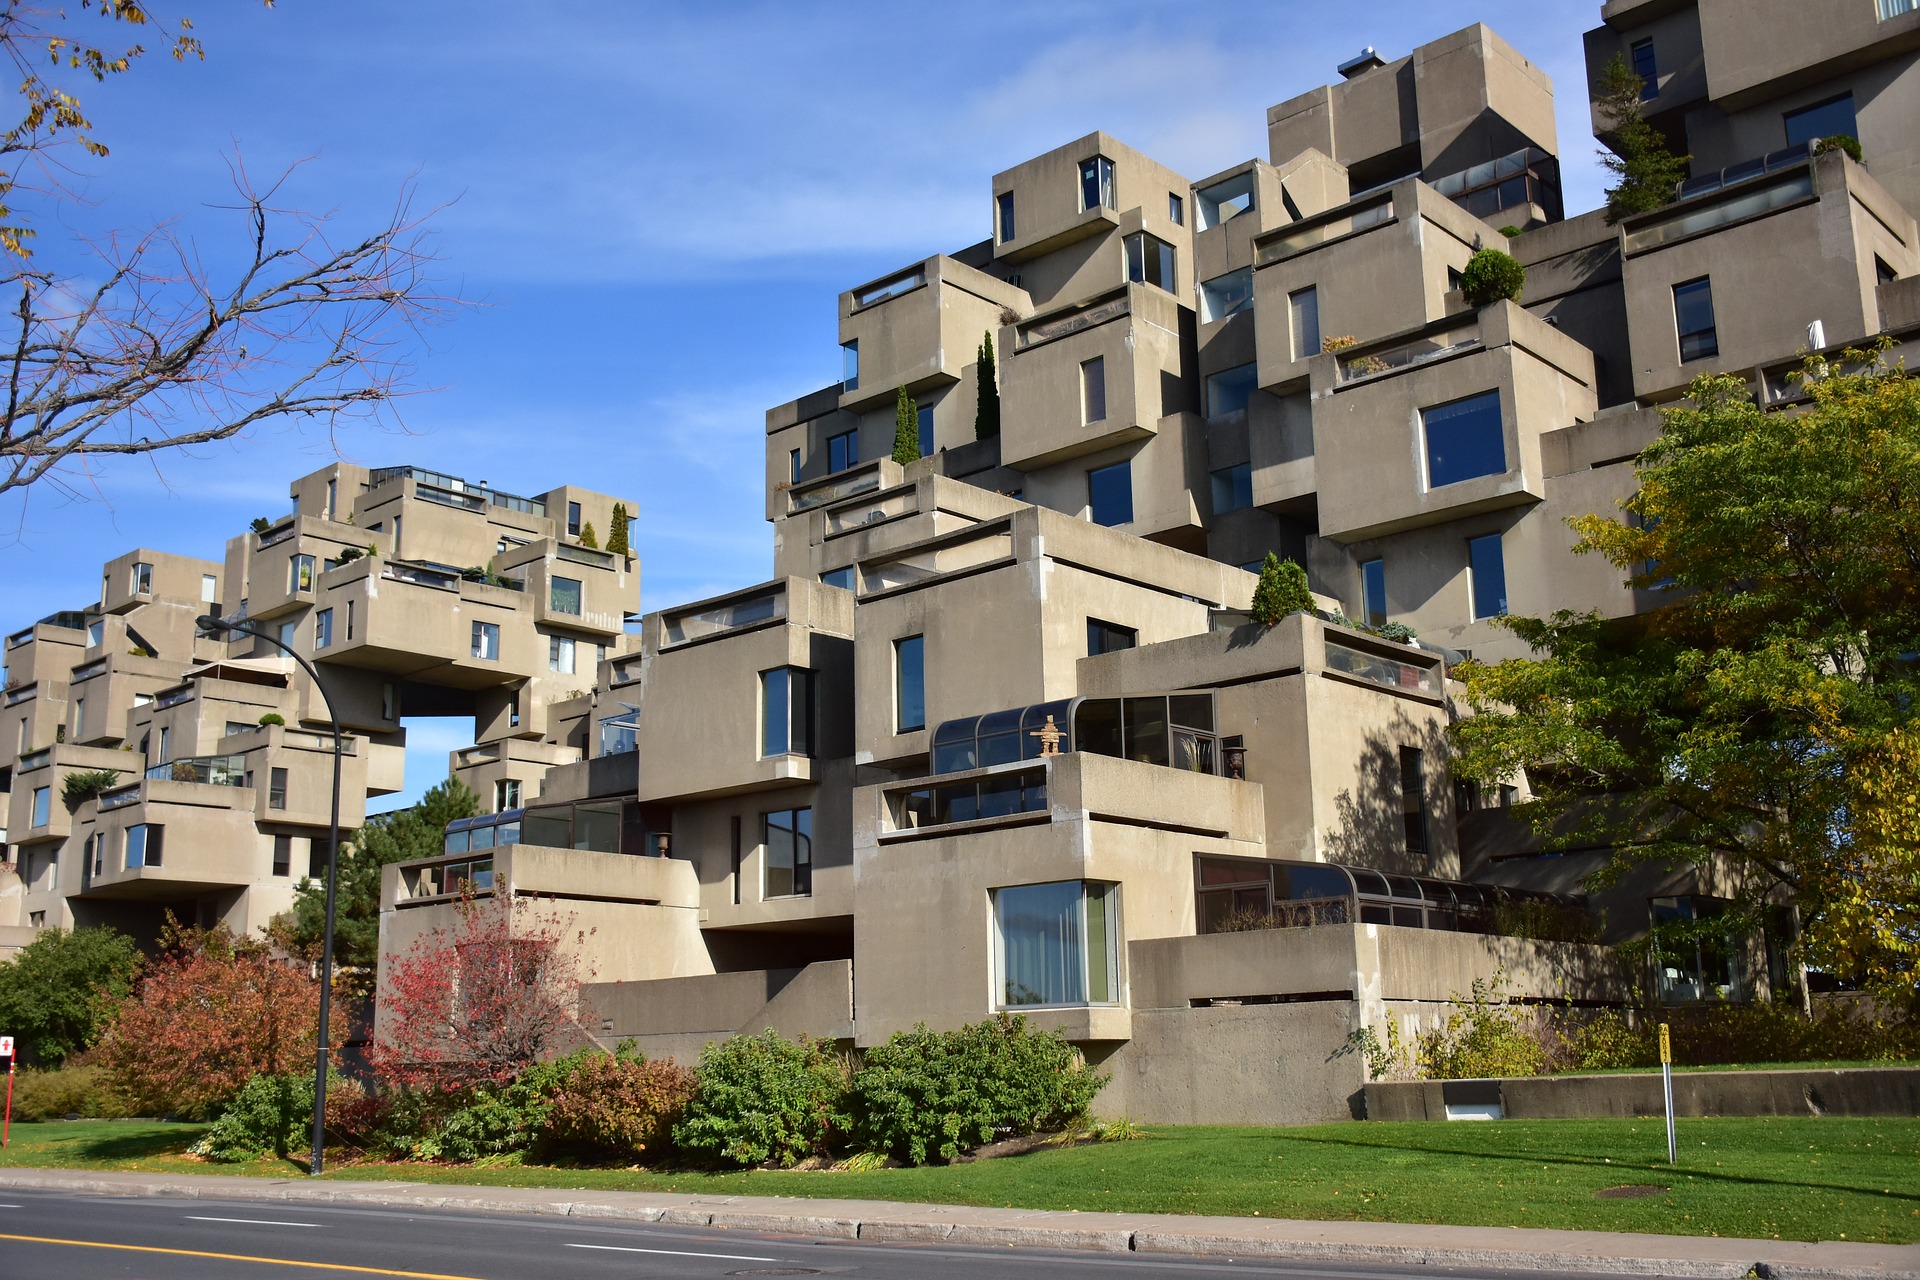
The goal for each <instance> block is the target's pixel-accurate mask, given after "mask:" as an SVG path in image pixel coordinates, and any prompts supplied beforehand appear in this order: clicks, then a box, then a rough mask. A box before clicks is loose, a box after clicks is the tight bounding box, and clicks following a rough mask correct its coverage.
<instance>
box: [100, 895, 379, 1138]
mask: <svg viewBox="0 0 1920 1280" xmlns="http://www.w3.org/2000/svg"><path fill="white" fill-rule="evenodd" d="M161 948H162V951H161V955H160V957H159V959H157V960H155V961H153V962H152V963H150V964H149V965H148V966H147V969H146V973H145V974H144V976H143V977H142V978H141V979H140V982H139V984H138V986H136V987H135V988H134V991H133V994H132V995H130V996H128V997H127V998H126V999H125V1000H124V1001H122V1002H121V1003H120V1006H119V1008H118V1009H117V1010H116V1011H115V1012H114V1014H113V1020H112V1023H111V1025H110V1026H109V1027H108V1030H107V1033H106V1036H105V1038H104V1039H103V1040H102V1041H101V1042H100V1045H99V1048H98V1049H97V1050H96V1051H95V1054H96V1061H97V1062H98V1063H99V1064H100V1066H102V1067H103V1068H104V1069H105V1071H106V1074H107V1078H108V1080H109V1081H110V1082H111V1083H112V1085H113V1087H114V1088H115V1089H116V1090H117V1091H118V1092H119V1093H121V1094H122V1095H123V1096H124V1097H125V1098H126V1100H127V1102H128V1104H129V1105H130V1106H131V1107H132V1108H133V1109H134V1110H135V1111H137V1112H140V1113H143V1114H149V1115H182V1116H189V1117H207V1116H211V1115H213V1114H214V1113H215V1112H217V1111H219V1110H220V1108H221V1107H223V1106H224V1105H225V1104H226V1103H227V1102H229V1101H230V1100H232V1098H233V1097H234V1096H235V1095H237V1094H238V1093H239V1092H240V1089H241V1087H242V1086H243V1085H245V1084H246V1082H247V1081H248V1080H249V1079H250V1078H251V1077H253V1076H255V1075H261V1074H266V1075H279V1074H282V1073H286V1072H293V1071H310V1070H312V1068H313V1054H314V1033H315V1032H316V1030H317V1029H318V1025H319V1018H320V984H319V983H318V982H317V981H315V980H314V979H313V978H312V977H311V976H310V975H309V972H308V970H307V969H306V967H305V966H298V967H296V966H293V965H289V964H287V963H285V962H283V961H281V960H278V959H275V958H274V957H273V956H272V954H271V953H270V952H269V950H268V948H267V945H266V944H265V943H262V942H254V941H250V940H248V939H246V938H237V937H235V936H234V935H233V934H232V933H231V932H229V931H228V930H227V929H226V928H225V926H221V927H218V928H214V929H183V928H181V927H179V926H178V925H176V924H174V923H173V922H172V921H171V920H169V921H168V924H167V927H166V928H165V930H164V931H163V932H162V935H161ZM334 1013H335V1019H334V1027H333V1034H332V1039H333V1041H334V1043H336V1044H337V1043H339V1042H340V1041H341V1040H343V1039H345V1037H346V1031H347V1026H346V1017H345V1014H344V1012H343V1011H342V1010H341V1009H340V1008H339V1006H337V1005H336V1006H335V1009H334Z"/></svg>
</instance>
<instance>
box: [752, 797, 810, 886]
mask: <svg viewBox="0 0 1920 1280" xmlns="http://www.w3.org/2000/svg"><path fill="white" fill-rule="evenodd" d="M765 849H766V854H765V861H764V864H763V866H762V868H761V882H760V896H761V897H763V898H804V897H806V896H808V895H809V894H811V893H812V892H813V810H812V809H782V810H779V811H778V812H775V813H770V814H768V815H767V826H766V843H765Z"/></svg>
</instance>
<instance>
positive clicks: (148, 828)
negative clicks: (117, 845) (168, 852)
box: [127, 822, 166, 871]
mask: <svg viewBox="0 0 1920 1280" xmlns="http://www.w3.org/2000/svg"><path fill="white" fill-rule="evenodd" d="M165 832H166V828H165V827H161V826H156V825H155V824H153V823H151V822H141V823H137V824H135V825H134V826H131V827H128V828H127V870H129V871H132V870H134V869H135V868H137V867H157V866H159V865H160V853H161V849H160V845H161V843H162V842H161V837H162V836H163V835H164V834H165Z"/></svg>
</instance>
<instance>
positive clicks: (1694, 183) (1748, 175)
mask: <svg viewBox="0 0 1920 1280" xmlns="http://www.w3.org/2000/svg"><path fill="white" fill-rule="evenodd" d="M1812 154H1813V151H1812V149H1811V148H1810V147H1808V146H1807V144H1806V143H1804V142H1802V143H1797V144H1796V145H1794V146H1791V147H1782V148H1781V149H1780V150H1778V151H1769V152H1768V153H1767V154H1766V155H1764V156H1759V157H1756V158H1755V159H1752V160H1742V161H1741V162H1740V163H1739V164H1730V165H1728V166H1727V167H1726V168H1724V169H1715V170H1713V171H1712V172H1710V173H1700V174H1695V175H1694V176H1693V177H1691V178H1688V179H1687V180H1686V181H1685V182H1683V183H1681V184H1680V187H1679V193H1678V198H1679V199H1682V200H1691V199H1693V197H1695V196H1704V195H1707V194H1708V193H1710V192H1714V191H1719V190H1721V189H1722V188H1725V187H1731V186H1733V185H1734V184H1736V183H1741V182H1748V181H1751V180H1752V179H1754V178H1759V177H1764V176H1765V175H1766V174H1769V173H1778V172H1779V171H1780V170H1782V169H1790V168H1792V167H1793V166H1794V165H1797V164H1799V163H1801V162H1802V161H1804V160H1806V159H1807V158H1808V157H1809V156H1811V155H1812Z"/></svg>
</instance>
